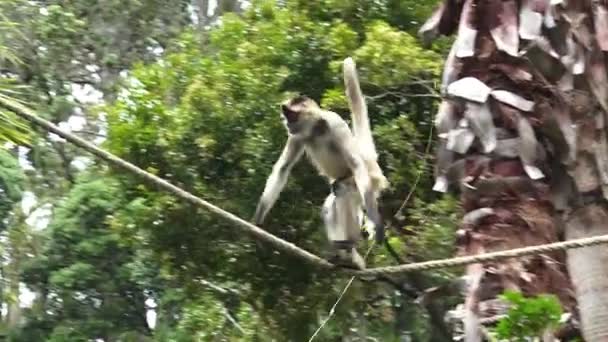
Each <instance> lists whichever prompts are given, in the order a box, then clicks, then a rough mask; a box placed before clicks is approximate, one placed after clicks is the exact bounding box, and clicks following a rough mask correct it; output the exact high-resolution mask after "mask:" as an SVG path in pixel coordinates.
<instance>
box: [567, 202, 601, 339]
mask: <svg viewBox="0 0 608 342" xmlns="http://www.w3.org/2000/svg"><path fill="white" fill-rule="evenodd" d="M607 222H608V207H607V206H606V205H605V204H591V205H589V206H585V207H583V208H580V209H578V210H576V211H575V212H573V213H572V214H571V217H570V219H569V220H568V221H567V222H566V238H567V239H577V238H582V237H592V236H596V235H603V234H608V225H607V224H606V223H607ZM606 265H608V249H607V248H606V246H593V247H587V248H580V249H572V250H569V251H568V268H569V270H570V275H571V277H572V281H573V284H574V290H575V291H576V297H577V299H578V306H579V310H580V315H581V317H580V319H581V324H582V327H583V337H584V338H585V340H586V341H608V272H606Z"/></svg>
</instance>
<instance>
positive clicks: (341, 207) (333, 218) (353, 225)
mask: <svg viewBox="0 0 608 342" xmlns="http://www.w3.org/2000/svg"><path fill="white" fill-rule="evenodd" d="M355 194H356V195H357V196H358V193H355ZM353 198H356V197H355V196H352V195H350V194H349V193H348V192H345V191H337V192H336V194H330V195H329V196H328V197H327V199H326V200H325V204H324V205H323V219H324V221H325V227H326V229H327V238H328V240H329V241H330V243H331V244H332V248H333V250H334V252H335V256H334V258H333V260H332V261H333V262H335V263H337V264H340V265H342V266H346V267H355V268H360V269H363V268H365V262H364V260H363V258H362V257H361V255H359V253H358V252H357V250H356V249H355V244H356V242H357V240H358V239H359V236H360V235H359V234H358V231H359V229H358V227H359V226H358V215H357V211H356V210H355V209H356V208H360V206H359V207H353V205H352V204H353V203H352V202H353Z"/></svg>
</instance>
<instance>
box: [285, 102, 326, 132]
mask: <svg viewBox="0 0 608 342" xmlns="http://www.w3.org/2000/svg"><path fill="white" fill-rule="evenodd" d="M315 109H318V105H317V104H316V102H315V101H314V100H312V99H310V98H308V97H306V96H303V95H300V96H296V97H294V98H292V99H289V100H288V101H286V102H284V103H283V104H282V105H281V113H282V115H283V120H284V122H285V126H286V127H287V129H288V130H289V132H290V133H292V134H296V133H300V132H301V131H302V130H304V129H305V128H306V126H307V122H309V121H310V118H311V117H313V115H314V114H313V113H314V110H315Z"/></svg>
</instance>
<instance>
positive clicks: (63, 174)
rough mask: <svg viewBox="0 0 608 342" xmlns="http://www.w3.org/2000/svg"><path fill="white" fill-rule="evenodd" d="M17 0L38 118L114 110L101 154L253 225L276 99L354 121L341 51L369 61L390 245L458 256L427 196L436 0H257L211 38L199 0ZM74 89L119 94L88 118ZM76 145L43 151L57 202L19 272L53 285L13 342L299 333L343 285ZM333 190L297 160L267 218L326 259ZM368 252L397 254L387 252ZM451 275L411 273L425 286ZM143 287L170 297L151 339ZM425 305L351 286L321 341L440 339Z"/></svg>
mask: <svg viewBox="0 0 608 342" xmlns="http://www.w3.org/2000/svg"><path fill="white" fill-rule="evenodd" d="M11 2H13V3H14V4H19V6H16V7H15V8H18V10H17V9H15V8H13V10H12V12H11V11H7V13H12V14H13V15H14V16H15V17H19V18H22V19H21V20H20V22H23V23H24V24H26V25H27V28H28V29H27V32H28V39H27V40H25V41H18V40H14V39H13V40H11V42H16V43H17V44H14V49H13V50H14V51H16V53H18V56H19V57H20V58H22V59H24V60H25V61H26V62H27V63H24V65H22V66H21V67H19V68H16V69H15V71H16V74H19V75H24V76H23V79H25V80H27V83H28V84H30V85H31V86H33V87H34V88H35V92H34V94H33V95H31V97H32V98H33V99H35V100H37V101H38V100H42V101H40V102H41V103H44V104H45V105H44V107H43V110H42V111H41V114H42V115H45V116H47V117H48V118H50V119H52V120H53V121H55V122H59V121H64V120H67V119H68V118H69V117H70V116H71V115H72V114H73V113H74V112H75V111H76V110H77V109H82V110H83V111H84V112H85V115H86V117H87V120H89V121H92V122H93V124H92V125H93V127H95V126H94V125H95V123H94V122H95V119H96V117H95V115H94V114H97V113H105V114H107V120H108V121H107V125H108V127H107V129H108V137H107V138H108V139H107V140H106V141H105V143H104V144H105V145H104V147H106V148H109V149H110V150H111V151H112V152H114V153H116V154H118V155H120V156H121V157H123V158H125V159H127V160H129V161H131V162H133V163H135V164H137V165H139V166H141V167H143V168H144V169H146V170H148V171H150V172H153V173H155V174H157V175H159V176H161V177H164V178H166V179H168V180H169V181H171V182H173V183H174V184H177V185H179V186H181V187H184V188H185V189H187V190H189V191H192V192H193V193H195V194H197V195H200V196H201V197H203V198H205V199H207V200H209V201H211V202H213V203H214V204H217V205H219V206H221V207H223V208H226V209H227V210H230V211H232V212H234V213H236V214H238V215H239V216H241V217H245V218H247V217H250V215H251V214H252V212H253V210H254V207H255V203H256V201H257V200H258V197H259V195H260V192H261V190H262V188H263V185H264V182H265V179H266V177H267V175H268V173H269V172H270V169H271V168H272V164H273V163H274V160H275V159H276V158H277V157H278V154H279V153H280V149H281V146H282V144H283V143H284V141H285V138H286V134H285V130H284V128H283V127H282V125H281V123H280V120H277V115H278V111H277V105H278V103H280V101H282V100H283V99H285V98H286V97H288V96H290V95H291V94H293V93H296V92H302V93H306V94H308V95H310V96H312V97H313V98H315V99H317V100H319V101H320V102H321V103H322V104H323V106H325V107H327V108H329V109H332V110H334V111H336V112H338V113H340V114H343V115H344V116H345V118H348V111H347V105H346V99H345V97H344V89H343V85H342V84H343V81H342V79H341V77H342V76H341V75H342V73H341V70H340V63H341V61H342V60H343V59H344V58H345V57H346V56H354V57H355V60H356V62H357V65H358V69H359V71H360V75H361V77H360V78H361V82H362V86H363V88H364V89H363V90H364V93H365V94H366V96H368V98H367V102H368V105H369V111H370V117H371V120H372V125H373V128H374V135H375V138H376V141H377V145H378V151H379V153H380V159H381V164H382V167H383V169H384V170H386V173H387V175H388V177H389V179H390V181H391V185H392V186H391V189H390V190H389V191H387V193H386V194H385V196H383V199H382V200H383V203H382V207H383V210H384V211H385V213H384V214H385V217H387V219H388V221H390V223H391V229H390V231H389V237H390V239H391V240H390V242H391V245H393V246H394V247H395V249H396V250H397V251H398V252H399V253H400V254H401V255H402V256H403V257H404V258H406V259H407V260H408V261H409V260H410V259H427V258H431V257H433V256H435V257H436V256H439V255H441V256H448V255H450V254H451V253H452V248H453V236H454V235H453V231H454V222H455V220H454V216H453V213H454V211H455V207H456V206H455V201H454V200H453V199H451V198H445V199H438V198H437V196H436V195H435V194H432V193H431V192H430V191H429V189H430V186H431V182H432V179H431V175H432V172H431V167H430V166H431V162H432V160H430V158H428V155H429V154H430V153H431V150H432V137H433V132H432V128H431V127H432V116H433V113H434V111H435V106H436V104H435V102H436V101H435V100H436V95H435V91H434V88H433V87H434V81H435V80H436V79H437V78H438V75H439V70H440V66H441V56H440V55H439V54H438V53H435V52H430V51H427V50H424V49H422V48H421V47H420V46H419V44H418V42H417V39H416V38H415V28H416V26H417V23H415V22H414V21H415V20H420V17H417V16H418V15H422V14H424V15H426V14H427V13H428V11H429V10H430V8H431V7H432V6H433V4H432V2H429V3H418V2H414V1H409V0H408V1H403V0H400V1H394V0H390V1H389V0H387V1H384V0H380V1H366V0H365V1H364V0H352V1H351V0H348V1H343V0H339V1H335V0H324V1H296V0H289V1H285V2H277V1H267V0H263V1H254V2H253V3H252V5H251V7H250V8H249V9H248V10H247V11H245V12H244V13H241V14H240V15H237V14H226V15H224V16H223V17H222V18H221V23H219V24H218V25H217V27H215V28H213V29H211V30H210V31H208V32H207V31H204V32H203V31H200V28H196V29H195V28H189V29H184V25H185V23H187V21H188V20H187V15H188V12H187V10H186V5H187V4H189V3H190V2H187V1H181V0H180V1H170V2H166V1H158V0H144V1H142V0H133V1H131V0H129V1H109V2H104V3H103V4H100V3H97V2H91V1H88V0H77V1H71V2H66V1H60V0H53V1H47V2H45V3H44V7H45V11H42V12H44V13H45V14H39V12H40V7H39V6H41V5H37V3H33V2H27V1H25V0H11ZM397 18H399V19H397ZM403 18H407V20H405V19H403ZM401 19H403V20H401ZM161 46H162V48H163V49H164V54H163V55H162V56H159V55H158V54H157V53H155V52H154V51H158V49H159V48H160V47H161ZM438 50H440V49H438ZM32 51H33V52H34V53H32ZM440 51H441V50H440ZM90 65H95V66H96V67H97V68H98V69H99V70H98V71H91V68H90V67H89V66H90ZM120 71H128V72H126V75H127V76H126V77H121V76H119V73H120ZM97 77H99V78H100V80H99V81H95V80H96V79H97ZM422 79H425V81H424V82H422V81H421V80H422ZM72 82H76V83H79V84H80V83H88V84H92V85H93V86H95V87H96V88H97V89H98V90H101V91H102V92H103V95H104V100H105V101H106V102H105V104H104V105H103V106H101V108H98V109H97V110H95V111H93V110H91V109H90V108H89V107H87V106H86V105H82V104H80V103H77V101H75V100H74V99H73V98H72V96H71V88H70V87H71V86H72ZM114 99H115V100H116V101H115V102H114V101H112V100H114ZM66 146H67V145H66ZM75 153H79V152H77V151H74V150H71V149H67V150H65V149H63V145H61V144H45V143H42V142H37V143H36V144H34V146H33V150H32V152H31V154H30V158H31V159H32V161H33V165H34V167H35V168H36V171H35V174H36V176H35V177H31V179H30V181H31V183H32V186H33V188H34V189H35V191H36V193H37V194H40V195H41V197H43V198H44V200H45V201H48V202H49V203H52V204H53V215H52V220H51V223H50V225H49V227H48V228H47V229H46V230H44V231H42V232H39V233H37V234H34V236H35V237H36V240H37V243H39V244H40V245H41V246H40V247H38V246H37V248H35V250H36V253H35V254H36V255H35V256H34V257H30V256H28V257H26V258H24V259H26V260H25V265H24V267H23V269H22V274H21V278H22V280H23V281H24V282H25V283H27V285H28V286H29V287H30V288H31V289H33V290H34V291H36V292H37V294H39V295H40V296H39V297H38V298H37V300H36V302H35V303H34V306H33V307H32V308H31V309H28V310H26V311H25V312H24V315H25V323H24V325H23V326H22V329H19V330H18V331H13V333H14V339H13V340H15V341H44V340H50V341H80V340H90V339H95V338H104V339H106V340H121V341H131V340H132V341H136V340H140V339H143V336H145V337H148V338H150V339H154V340H157V341H192V340H199V341H206V340H210V339H214V340H223V341H237V340H238V341H241V340H242V341H256V340H263V341H265V340H277V341H288V340H293V341H300V340H305V339H306V338H308V337H309V336H310V335H311V334H312V332H313V331H314V329H316V328H317V326H318V324H319V323H320V322H319V318H320V317H324V315H325V314H326V312H327V310H328V309H329V308H330V307H331V305H333V303H334V302H335V300H336V296H337V294H338V293H340V291H341V290H342V289H343V285H344V284H343V281H342V278H336V277H334V276H333V275H332V274H328V273H323V272H319V270H317V269H314V268H311V267H310V266H307V265H304V264H302V261H301V260H299V259H295V258H292V257H289V256H286V255H283V254H282V253H279V252H277V251H275V250H273V249H272V248H271V247H270V246H268V245H265V244H259V243H256V242H255V241H253V240H252V239H250V237H248V236H244V235H243V234H241V233H240V231H238V230H237V229H236V228H235V227H234V226H232V225H230V224H227V223H226V222H224V221H222V220H220V219H218V218H217V217H215V216H213V215H211V214H210V213H209V212H207V211H202V210H198V209H195V208H193V207H192V206H191V205H188V204H184V203H182V202H181V201H178V200H177V199H175V198H174V197H173V196H171V195H170V194H165V193H160V192H158V191H157V189H154V188H150V187H148V186H145V185H143V184H141V179H139V178H137V177H134V176H132V175H130V174H127V173H124V172H122V171H108V170H106V169H105V168H103V167H95V166H93V167H91V168H90V169H89V170H87V171H86V173H85V175H81V176H80V177H79V176H78V173H77V172H74V170H73V168H70V161H71V159H70V157H72V155H73V154H75ZM66 155H67V158H66ZM66 161H67V162H66ZM66 165H67V166H66ZM70 172H72V173H70ZM40 175H41V176H40ZM410 193H411V197H410V198H409V201H408V202H407V203H405V205H403V208H402V209H403V211H401V212H400V213H401V214H402V215H395V214H396V213H397V211H398V209H399V208H401V207H402V204H403V203H404V199H405V198H406V197H408V195H409V194H410ZM326 195H327V185H326V184H325V183H324V182H323V181H322V180H321V179H320V177H318V176H317V175H315V173H314V172H312V169H311V167H310V165H308V164H307V163H305V162H302V163H300V164H299V165H297V166H296V168H295V169H294V176H293V177H292V178H291V179H290V181H289V184H288V186H287V188H286V189H285V191H284V193H283V194H282V196H281V200H279V202H278V203H277V205H276V207H275V208H274V209H273V211H272V212H271V214H270V217H269V220H268V222H267V224H266V225H265V227H264V228H265V229H267V230H268V231H270V232H272V233H273V234H276V235H278V236H280V237H281V238H284V239H286V240H289V241H292V242H294V243H295V244H297V245H298V246H302V247H303V248H306V249H308V250H310V251H312V252H315V253H318V254H320V255H323V254H324V253H325V251H326V248H325V247H326V242H325V237H324V233H323V231H322V228H321V227H322V224H321V220H320V217H319V206H320V205H321V203H322V201H323V199H324V197H325V196H326ZM362 247H363V248H364V247H365V246H362ZM369 261H370V263H371V264H372V265H388V264H394V263H395V262H396V261H395V260H394V259H392V258H391V257H389V256H388V255H387V254H385V253H384V251H383V250H382V249H380V248H378V247H377V248H376V249H375V250H374V253H373V257H372V258H371V259H370V260H369ZM449 276H450V274H449V273H447V272H443V273H441V274H439V273H437V274H430V275H429V276H421V277H419V279H418V278H417V279H415V280H416V281H415V282H414V281H412V282H411V283H412V285H411V286H413V287H414V288H415V290H417V291H423V290H424V289H426V288H428V287H431V286H435V285H437V284H438V283H441V282H443V281H445V279H446V278H447V277H449ZM399 281H400V282H403V283H406V284H407V285H408V287H409V286H410V284H409V283H410V281H409V280H408V279H407V278H404V279H399ZM228 289H229V290H228ZM148 298H153V299H154V300H155V302H156V303H157V308H156V311H157V314H158V320H157V326H156V329H155V330H154V331H153V332H152V331H149V330H148V329H147V327H146V324H145V321H144V320H143V317H144V314H145V311H146V308H145V307H144V300H145V299H148ZM414 300H415V299H414V298H409V297H407V296H406V295H405V294H401V293H399V292H398V291H396V289H395V288H394V287H392V286H389V285H386V284H384V283H381V282H379V281H376V280H374V281H371V282H369V283H362V282H361V283H360V282H356V283H355V285H353V287H352V288H351V290H350V291H349V292H348V293H347V295H346V296H345V298H344V299H343V301H342V302H341V304H340V305H339V306H338V309H337V311H336V314H335V316H334V318H333V319H332V320H331V321H330V322H329V323H328V324H327V326H326V328H325V329H324V331H323V332H322V333H321V335H320V337H321V339H322V340H334V339H337V338H339V337H348V336H351V337H352V336H353V335H356V334H359V333H360V332H362V331H364V330H365V331H366V332H367V334H368V336H369V337H370V338H377V339H379V340H383V341H396V340H398V339H399V338H400V336H401V335H403V334H406V333H407V334H410V335H411V336H413V337H415V338H416V339H418V340H432V341H442V338H441V337H439V336H441V335H440V334H437V330H438V328H437V323H436V322H431V321H430V320H429V319H428V315H427V312H426V310H425V308H423V307H420V306H417V305H415V302H414ZM446 302H449V299H446ZM100 303H101V304H100ZM353 322H357V323H353ZM354 325H356V328H357V329H356V332H355V330H353V326H354ZM359 328H360V329H359ZM152 335H153V336H152Z"/></svg>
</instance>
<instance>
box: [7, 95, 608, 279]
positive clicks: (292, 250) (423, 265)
mask: <svg viewBox="0 0 608 342" xmlns="http://www.w3.org/2000/svg"><path fill="white" fill-rule="evenodd" d="M0 105H1V106H3V107H5V108H7V109H9V110H11V111H12V112H14V113H15V114H16V115H17V116H19V117H21V118H23V119H25V120H27V121H29V122H30V123H32V124H34V125H36V126H39V127H42V128H44V129H45V130H47V131H49V132H52V133H55V134H57V135H58V136H60V137H62V138H64V139H65V140H67V141H69V142H70V143H72V144H74V145H76V146H78V147H80V148H82V149H84V150H86V151H88V152H90V153H91V154H93V155H95V156H97V157H98V158H100V159H102V160H105V161H107V162H108V163H110V164H112V165H115V166H118V167H121V168H123V169H125V170H127V171H129V172H132V173H134V174H136V175H138V176H140V177H142V178H143V179H145V180H147V181H148V182H150V183H151V184H154V185H156V186H157V187H159V188H161V189H163V190H165V191H168V192H170V193H172V194H174V195H175V196H176V197H179V198H181V199H183V200H185V201H187V202H190V203H192V204H194V205H196V206H198V207H200V208H203V209H207V210H209V211H211V212H213V213H215V214H217V215H219V216H221V217H222V218H224V219H226V220H227V221H230V222H232V223H234V224H235V225H236V226H237V227H239V228H240V229H242V230H243V231H245V232H247V233H250V234H251V235H252V236H253V237H254V238H256V239H258V240H261V241H265V242H267V243H269V244H271V245H272V246H274V247H275V248H276V249H278V250H281V251H284V252H286V253H289V254H291V255H293V256H296V257H299V258H301V259H302V260H304V261H306V262H308V263H310V264H313V265H316V266H318V267H320V268H323V269H335V270H336V271H338V272H340V273H342V274H350V275H355V276H369V275H379V274H399V273H406V272H412V271H428V270H433V269H439V268H449V267H456V266H464V265H469V264H476V263H483V262H493V261H500V260H505V259H510V258H518V257H524V256H531V255H537V254H543V253H549V252H555V251H560V250H567V249H574V248H583V247H589V246H596V245H600V244H606V243H608V235H601V236H595V237H589V238H581V239H576V240H569V241H562V242H555V243H550V244H546V245H537V246H529V247H523V248H516V249H510V250H504V251H498V252H491V253H485V254H479V255H471V256H464V257H457V258H449V259H441V260H432V261H425V262H418V263H412V264H407V265H398V266H388V267H378V268H370V269H366V270H362V271H356V270H350V269H345V268H336V266H335V265H333V264H331V263H329V262H328V261H327V260H325V259H322V258H320V257H318V256H316V255H314V254H312V253H310V252H308V251H306V250H303V249H301V248H299V247H298V246H296V245H294V244H293V243H290V242H287V241H285V240H283V239H281V238H279V237H277V236H275V235H272V234H270V233H268V232H267V231H265V230H263V229H261V228H259V227H257V226H255V225H253V224H251V223H249V222H247V221H245V220H243V219H242V218H240V217H238V216H236V215H234V214H232V213H230V212H227V211H225V210H223V209H221V208H219V207H217V206H215V205H213V204H211V203H209V202H207V201H205V200H203V199H201V198H199V197H196V196H194V195H193V194H191V193H189V192H187V191H185V190H183V189H181V188H179V187H177V186H175V185H173V184H171V183H169V182H167V181H166V180H164V179H162V178H160V177H157V176H155V175H153V174H151V173H149V172H146V171H144V170H142V169H140V168H139V167H137V166H135V165H133V164H131V163H129V162H127V161H126V160H124V159H121V158H119V157H117V156H115V155H113V154H111V153H109V152H107V151H104V150H102V149H100V148H99V147H97V146H95V145H93V144H91V143H89V142H87V141H85V140H83V139H81V138H79V137H77V136H75V135H73V134H71V133H67V132H65V131H62V130H61V129H59V128H58V127H57V126H55V125H54V124H53V123H51V122H49V121H47V120H44V119H42V118H40V117H38V116H36V114H34V112H33V111H32V110H30V109H28V108H27V107H25V106H23V105H21V104H19V103H17V102H15V101H11V100H9V99H8V98H6V97H5V96H2V95H0Z"/></svg>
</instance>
